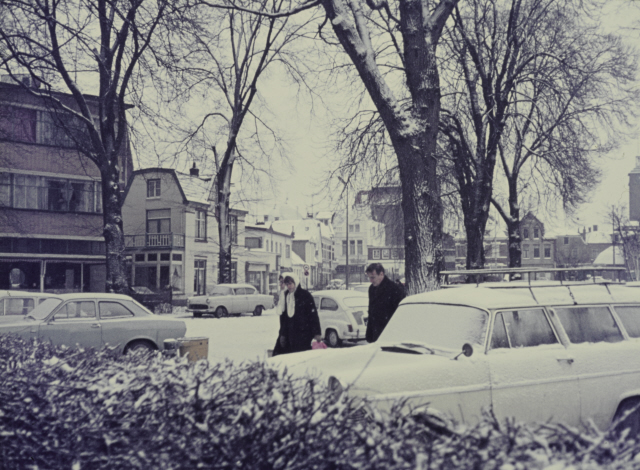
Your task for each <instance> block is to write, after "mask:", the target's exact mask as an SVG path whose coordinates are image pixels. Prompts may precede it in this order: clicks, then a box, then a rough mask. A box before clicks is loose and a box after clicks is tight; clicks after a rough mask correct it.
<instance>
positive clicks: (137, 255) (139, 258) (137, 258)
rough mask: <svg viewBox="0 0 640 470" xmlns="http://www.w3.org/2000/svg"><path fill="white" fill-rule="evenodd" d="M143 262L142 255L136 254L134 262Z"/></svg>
mask: <svg viewBox="0 0 640 470" xmlns="http://www.w3.org/2000/svg"><path fill="white" fill-rule="evenodd" d="M141 261H144V253H136V262H138V263H139V262H141Z"/></svg>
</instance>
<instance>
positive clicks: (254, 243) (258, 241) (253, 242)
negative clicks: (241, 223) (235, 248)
mask: <svg viewBox="0 0 640 470" xmlns="http://www.w3.org/2000/svg"><path fill="white" fill-rule="evenodd" d="M244 246H245V248H262V238H260V237H244Z"/></svg>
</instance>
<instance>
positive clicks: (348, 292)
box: [311, 289, 369, 299]
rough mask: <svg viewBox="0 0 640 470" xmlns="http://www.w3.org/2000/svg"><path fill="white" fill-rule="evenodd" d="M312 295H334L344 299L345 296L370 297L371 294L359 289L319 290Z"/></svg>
mask: <svg viewBox="0 0 640 470" xmlns="http://www.w3.org/2000/svg"><path fill="white" fill-rule="evenodd" d="M311 294H312V295H326V296H327V297H334V298H337V299H343V298H345V297H366V298H367V299H368V298H369V294H367V293H365V292H360V291H357V290H329V289H327V290H317V291H314V292H312V293H311Z"/></svg>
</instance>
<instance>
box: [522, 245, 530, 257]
mask: <svg viewBox="0 0 640 470" xmlns="http://www.w3.org/2000/svg"><path fill="white" fill-rule="evenodd" d="M522 257H523V258H528V257H529V245H522Z"/></svg>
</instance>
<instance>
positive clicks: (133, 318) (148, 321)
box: [0, 292, 187, 353]
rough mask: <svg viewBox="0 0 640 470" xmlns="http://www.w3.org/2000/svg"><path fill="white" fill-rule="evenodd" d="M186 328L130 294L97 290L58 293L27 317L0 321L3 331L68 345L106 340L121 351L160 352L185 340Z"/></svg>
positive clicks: (98, 344) (98, 343) (91, 345)
mask: <svg viewBox="0 0 640 470" xmlns="http://www.w3.org/2000/svg"><path fill="white" fill-rule="evenodd" d="M186 331H187V327H186V324H185V322H184V321H183V320H179V319H176V318H163V317H160V316H158V315H155V314H153V313H151V312H150V311H149V310H147V309H146V308H145V307H144V306H142V305H141V304H140V303H138V302H136V301H135V300H133V299H132V298H131V297H129V296H127V295H121V294H104V293H95V292H89V293H76V294H60V295H55V296H53V297H50V298H48V299H46V300H44V301H43V302H42V303H41V304H40V305H38V306H37V307H35V308H34V309H33V310H31V311H30V312H29V313H28V314H27V315H26V316H25V317H16V320H15V321H13V322H4V323H2V324H0V334H7V333H13V334H17V335H19V336H22V337H23V338H25V339H33V338H38V339H40V340H47V341H50V342H51V343H53V344H55V345H63V344H64V345H66V346H69V347H73V346H75V345H79V346H82V347H86V348H95V349H100V348H102V347H103V346H105V345H107V344H108V345H110V346H112V347H115V348H116V351H118V352H120V353H126V352H128V351H132V350H139V349H146V350H156V349H157V350H162V349H164V341H165V340H166V339H170V338H174V339H178V338H182V337H184V335H185V333H186Z"/></svg>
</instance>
